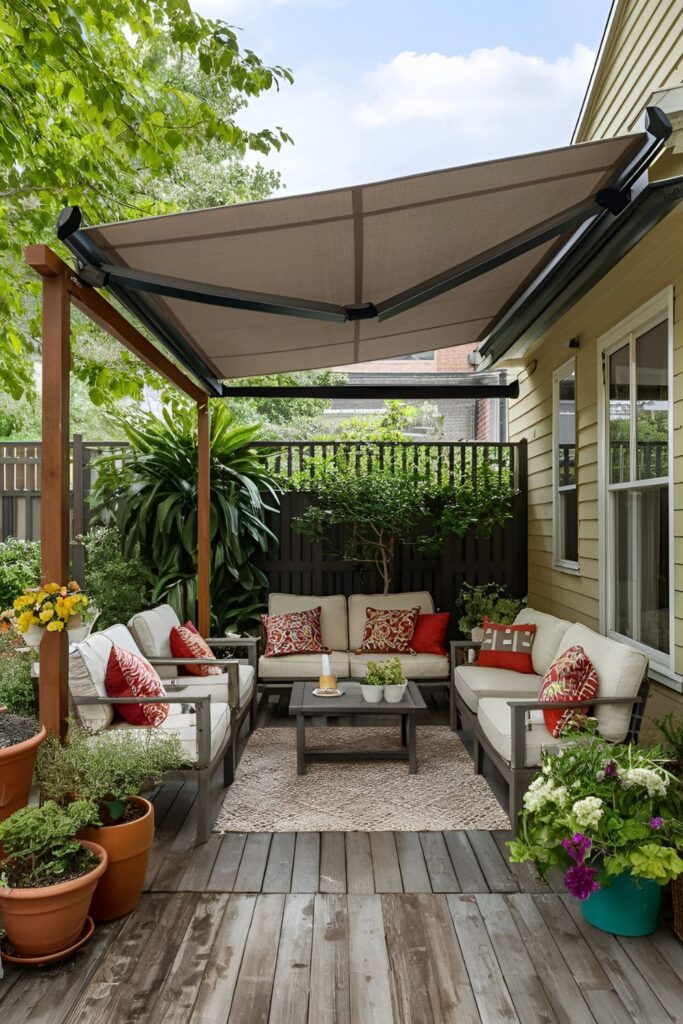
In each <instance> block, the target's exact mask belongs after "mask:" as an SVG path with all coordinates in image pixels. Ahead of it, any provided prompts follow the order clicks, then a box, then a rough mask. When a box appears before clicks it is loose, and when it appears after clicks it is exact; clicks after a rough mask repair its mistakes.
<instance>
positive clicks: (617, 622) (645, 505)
mask: <svg viewBox="0 0 683 1024" xmlns="http://www.w3.org/2000/svg"><path fill="white" fill-rule="evenodd" d="M613 501H614V529H615V534H614V536H615V566H614V569H615V579H614V597H615V601H614V628H615V630H616V631H617V632H618V633H621V634H622V635H623V636H627V637H629V638H631V639H633V640H638V641H639V642H640V643H642V644H646V645H647V646H648V647H653V648H655V650H658V651H664V652H665V653H666V654H668V653H669V515H668V487H653V488H647V489H646V490H633V491H628V492H626V491H618V492H614V494H613Z"/></svg>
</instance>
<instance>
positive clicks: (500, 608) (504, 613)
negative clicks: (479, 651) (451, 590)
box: [458, 583, 526, 637]
mask: <svg viewBox="0 0 683 1024" xmlns="http://www.w3.org/2000/svg"><path fill="white" fill-rule="evenodd" d="M525 603H526V602H525V601H524V600H521V599H520V598H517V597H512V596H511V594H510V593H509V591H508V590H507V588H506V587H504V586H502V585H501V584H499V583H483V584H481V585H479V586H476V587H475V586H473V585H472V584H471V583H463V585H462V587H461V589H460V598H459V601H458V607H459V608H460V609H461V611H462V615H461V617H460V619H459V620H458V627H459V629H460V632H461V633H462V634H463V635H464V636H468V637H469V636H470V635H471V633H472V630H473V629H478V628H479V627H480V626H481V625H482V623H483V621H484V619H485V618H486V619H489V621H490V622H497V623H500V624H501V625H506V626H507V625H510V624H511V623H513V622H514V621H515V618H516V617H517V615H518V613H519V612H520V611H521V609H522V608H523V607H524V605H525Z"/></svg>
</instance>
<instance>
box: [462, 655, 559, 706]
mask: <svg viewBox="0 0 683 1024" xmlns="http://www.w3.org/2000/svg"><path fill="white" fill-rule="evenodd" d="M542 681H543V676H537V675H535V674H532V673H525V672H512V671H510V669H506V668H487V667H485V666H483V665H481V666H480V665H458V667H457V668H455V669H454V670H453V684H454V686H455V689H456V692H457V693H458V694H459V695H460V697H462V699H463V700H464V702H465V704H466V705H467V707H468V708H469V709H470V711H473V712H474V713H475V714H476V713H477V709H478V706H479V703H480V701H481V698H482V697H526V698H529V697H533V698H536V697H538V691H539V689H540V686H541V683H542Z"/></svg>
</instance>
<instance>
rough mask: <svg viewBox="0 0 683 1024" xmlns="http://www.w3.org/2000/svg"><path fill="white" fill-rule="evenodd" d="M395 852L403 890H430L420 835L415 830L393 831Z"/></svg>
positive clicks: (416, 891)
mask: <svg viewBox="0 0 683 1024" xmlns="http://www.w3.org/2000/svg"><path fill="white" fill-rule="evenodd" d="M394 840H395V842H396V852H397V854H398V863H399V867H400V869H401V878H402V880H403V891H404V892H413V893H419V892H431V891H432V886H431V882H430V881H429V872H428V871H427V865H426V864H425V859H424V854H423V852H422V844H421V843H420V837H419V836H418V835H417V833H416V832H395V833H394Z"/></svg>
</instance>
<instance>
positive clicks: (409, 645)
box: [356, 608, 420, 654]
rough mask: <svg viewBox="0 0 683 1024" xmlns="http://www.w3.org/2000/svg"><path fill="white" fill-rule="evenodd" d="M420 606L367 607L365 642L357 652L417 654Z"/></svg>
mask: <svg viewBox="0 0 683 1024" xmlns="http://www.w3.org/2000/svg"><path fill="white" fill-rule="evenodd" d="M419 614H420V609H419V608H366V609H365V629H364V631H363V642H362V643H361V645H360V647H359V648H358V650H357V651H356V654H415V650H414V649H413V636H414V635H415V626H416V625H417V617H418V615H419Z"/></svg>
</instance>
